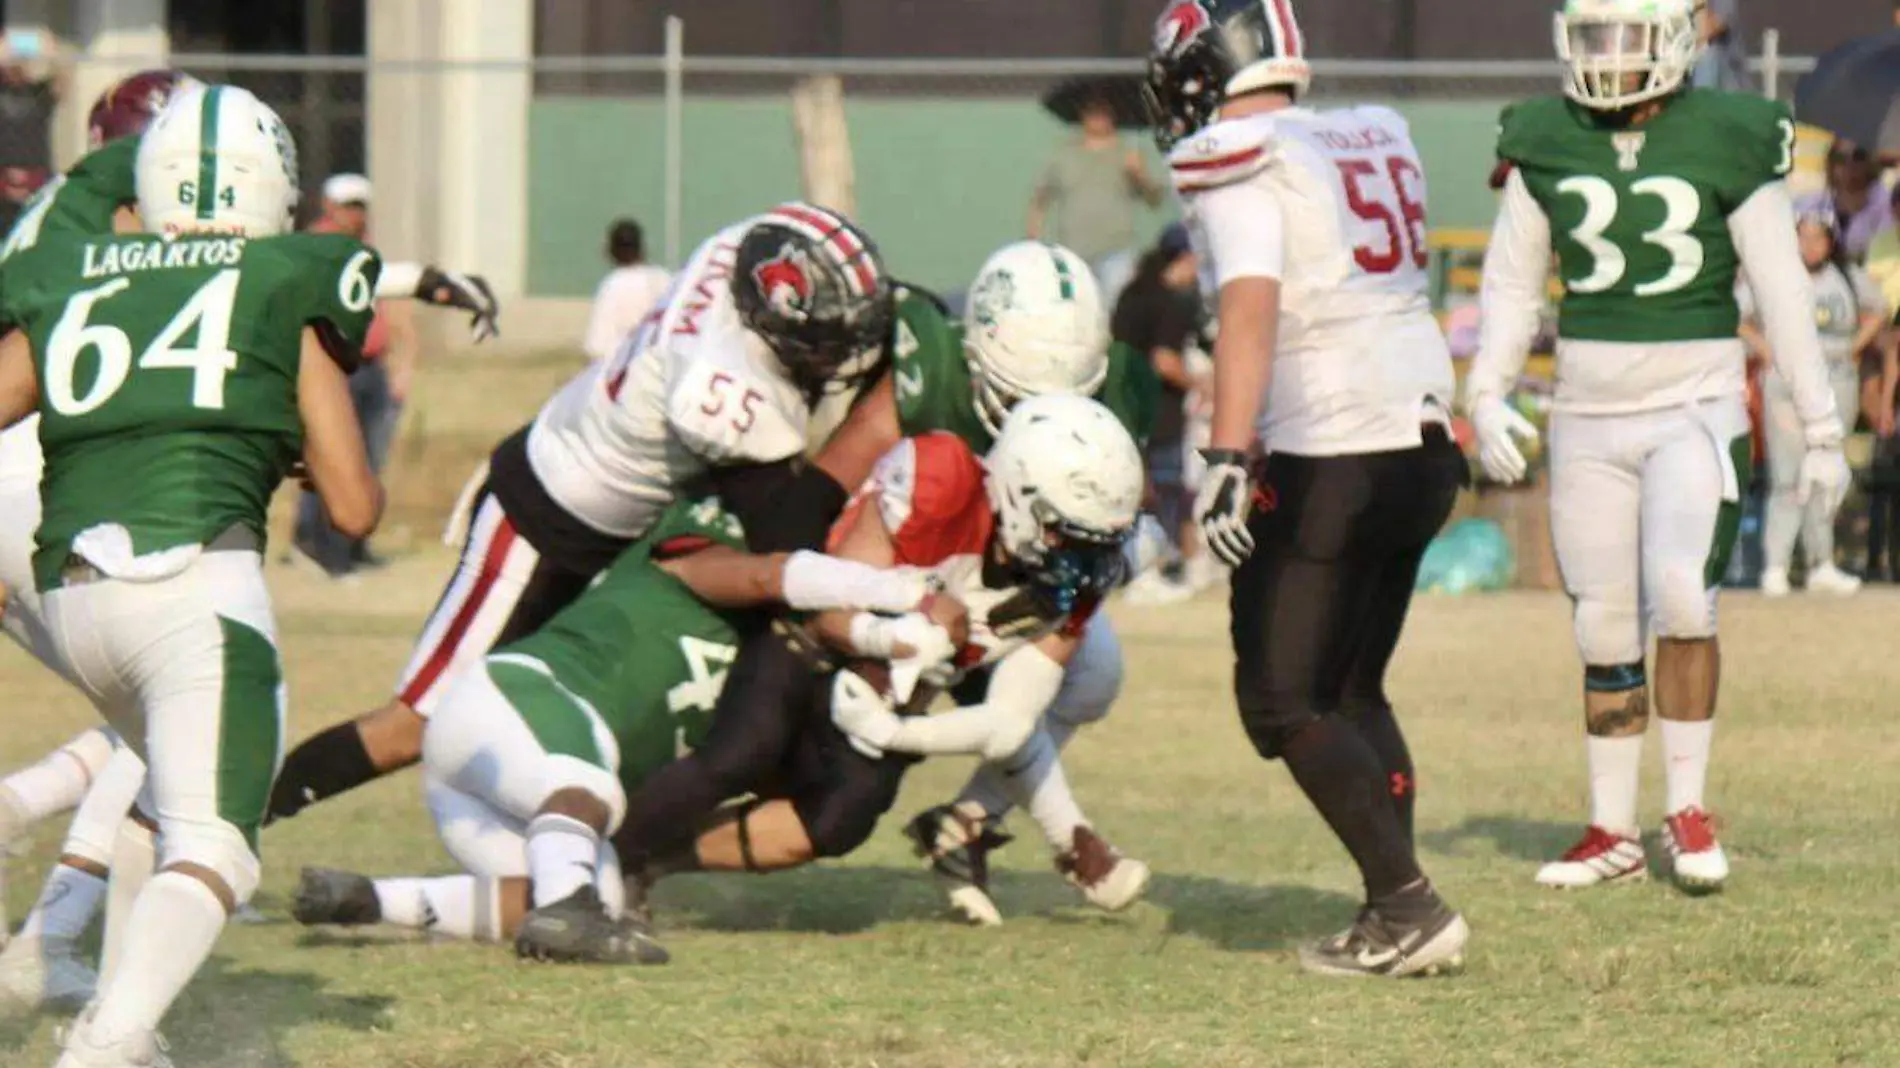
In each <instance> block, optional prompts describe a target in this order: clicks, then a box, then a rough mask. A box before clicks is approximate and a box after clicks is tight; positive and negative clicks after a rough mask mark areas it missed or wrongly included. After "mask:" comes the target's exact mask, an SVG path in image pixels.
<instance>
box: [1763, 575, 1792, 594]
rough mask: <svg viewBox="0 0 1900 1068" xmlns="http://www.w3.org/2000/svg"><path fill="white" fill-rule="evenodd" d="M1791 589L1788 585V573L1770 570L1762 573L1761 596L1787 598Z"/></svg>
mask: <svg viewBox="0 0 1900 1068" xmlns="http://www.w3.org/2000/svg"><path fill="white" fill-rule="evenodd" d="M1790 588H1791V587H1790V586H1789V585H1788V573H1787V572H1786V571H1782V570H1769V571H1764V572H1762V573H1761V595H1762V596H1763V597H1786V596H1788V591H1789V589H1790Z"/></svg>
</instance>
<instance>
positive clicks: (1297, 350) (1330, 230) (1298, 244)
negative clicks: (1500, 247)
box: [1169, 107, 1454, 456]
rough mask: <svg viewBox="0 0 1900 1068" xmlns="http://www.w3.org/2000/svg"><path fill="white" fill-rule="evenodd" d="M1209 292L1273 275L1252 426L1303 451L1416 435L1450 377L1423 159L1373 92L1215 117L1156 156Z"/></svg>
mask: <svg viewBox="0 0 1900 1068" xmlns="http://www.w3.org/2000/svg"><path fill="white" fill-rule="evenodd" d="M1169 164H1170V165H1171V168H1172V170H1173V173H1174V183H1175V188H1176V189H1177V190H1178V191H1179V192H1180V194H1181V198H1182V200H1183V202H1184V203H1185V205H1186V208H1187V211H1186V216H1187V225H1188V231H1189V234H1190V235H1191V237H1192V239H1193V242H1194V246H1195V249H1196V251H1197V252H1198V253H1199V254H1200V257H1201V270H1202V280H1201V285H1202V289H1203V291H1204V292H1205V293H1206V294H1207V296H1208V298H1209V299H1210V300H1213V299H1214V298H1215V296H1216V295H1217V294H1218V292H1219V290H1220V287H1221V286H1223V285H1225V284H1227V283H1228V282H1231V281H1234V280H1236V279H1240V278H1249V277H1265V278H1273V279H1277V280H1278V281H1279V282H1280V287H1281V289H1280V332H1279V339H1278V344H1277V346H1276V350H1275V352H1274V355H1273V371H1272V377H1271V381H1270V382H1269V384H1268V387H1267V396H1266V399H1265V403H1264V404H1262V405H1261V417H1260V425H1259V434H1260V439H1261V441H1262V442H1263V443H1264V444H1265V445H1266V446H1267V447H1268V448H1269V449H1272V450H1274V451H1280V452H1290V453H1296V454H1299V455H1305V456H1328V455H1346V454H1355V453H1366V452H1384V451H1389V450H1398V449H1410V448H1416V447H1417V446H1418V445H1419V443H1420V434H1419V427H1420V425H1421V424H1422V423H1423V422H1427V421H1442V420H1443V418H1444V417H1445V416H1444V415H1443V414H1442V413H1448V412H1449V411H1450V408H1451V401H1452V394H1453V390H1454V385H1453V378H1452V369H1451V356H1450V352H1449V350H1448V349H1447V347H1446V345H1445V337H1444V334H1443V332H1442V331H1441V330H1440V329H1439V327H1438V323H1437V320H1436V319H1434V318H1433V316H1432V309H1431V300H1430V294H1429V276H1428V275H1427V273H1426V266H1427V263H1428V260H1427V248H1426V232H1427V231H1426V215H1425V199H1426V195H1425V168H1424V165H1423V164H1422V163H1420V161H1419V156H1418V150H1417V148H1416V147H1415V146H1414V145H1413V144H1412V137H1411V132H1410V131H1409V129H1408V128H1407V127H1406V124H1405V120H1404V119H1403V118H1401V117H1400V116H1399V114H1398V113H1397V112H1395V111H1392V110H1391V109H1389V108H1382V107H1357V108H1344V109H1339V110H1334V111H1325V112H1316V111H1311V110H1308V109H1306V108H1299V107H1293V108H1286V109H1284V110H1281V111H1276V112H1273V113H1271V114H1265V115H1255V116H1248V117H1245V118H1238V119H1229V120H1226V121H1223V122H1218V123H1215V124H1214V125H1212V126H1209V127H1208V128H1206V129H1205V130H1202V131H1201V132H1200V133H1198V134H1196V135H1194V136H1192V137H1190V138H1187V139H1186V140H1184V141H1182V142H1181V143H1180V144H1178V145H1176V146H1175V148H1174V151H1173V152H1172V153H1171V154H1170V155H1169Z"/></svg>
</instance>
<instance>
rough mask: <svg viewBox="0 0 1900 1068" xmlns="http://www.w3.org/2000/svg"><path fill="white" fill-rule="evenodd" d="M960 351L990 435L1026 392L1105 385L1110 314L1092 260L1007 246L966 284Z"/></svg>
mask: <svg viewBox="0 0 1900 1068" xmlns="http://www.w3.org/2000/svg"><path fill="white" fill-rule="evenodd" d="M963 354H964V358H965V359H967V360H968V361H969V364H970V384H971V387H972V390H973V392H974V393H975V395H976V414H977V418H979V419H981V420H982V421H983V425H984V426H985V427H987V428H988V429H989V432H990V433H992V434H995V433H997V432H998V430H999V428H1000V427H1001V426H1002V424H1003V420H1004V417H1005V416H1007V415H1008V414H1009V409H1010V406H1011V405H1013V404H1015V403H1016V402H1017V401H1018V400H1021V399H1022V398H1024V397H1034V396H1037V395H1038V394H1042V393H1080V394H1083V395H1084V396H1086V395H1089V394H1092V393H1094V392H1095V391H1096V390H1098V389H1100V388H1102V380H1103V379H1105V378H1107V377H1108V313H1107V312H1106V311H1104V310H1103V307H1102V291H1101V289H1100V288H1099V287H1097V286H1096V284H1095V275H1094V274H1093V273H1092V272H1091V271H1090V270H1089V265H1088V264H1087V263H1085V262H1083V260H1082V257H1080V256H1078V255H1076V254H1075V253H1073V252H1070V251H1069V250H1068V249H1066V248H1063V247H1062V246H1061V245H1051V244H1046V243H1044V242H1041V241H1019V242H1017V243H1016V244H1013V245H1008V246H1005V247H1004V248H1003V249H1001V250H1000V251H998V252H997V253H996V254H995V255H993V256H991V257H990V258H989V261H988V262H986V263H984V264H983V269H982V270H981V271H978V272H977V275H976V281H975V282H973V283H971V285H970V299H969V302H968V306H967V307H966V308H965V309H964V313H963Z"/></svg>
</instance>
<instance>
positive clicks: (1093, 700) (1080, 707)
mask: <svg viewBox="0 0 1900 1068" xmlns="http://www.w3.org/2000/svg"><path fill="white" fill-rule="evenodd" d="M1121 689H1122V645H1121V639H1119V638H1117V637H1116V636H1115V631H1114V628H1112V627H1110V626H1109V623H1108V620H1107V619H1103V618H1099V617H1098V618H1097V619H1095V620H1094V621H1093V622H1091V623H1090V624H1089V628H1088V631H1087V632H1086V633H1085V634H1084V635H1083V637H1082V645H1081V647H1080V648H1078V649H1076V651H1075V656H1074V657H1073V658H1072V659H1071V660H1070V661H1069V665H1068V670H1066V671H1065V672H1064V673H1063V675H1062V689H1061V690H1059V691H1057V693H1056V699H1055V701H1054V702H1052V703H1051V704H1050V705H1049V713H1048V714H1049V718H1050V719H1052V720H1055V721H1057V722H1060V723H1066V724H1068V725H1069V726H1071V727H1079V726H1082V725H1083V724H1086V723H1094V722H1097V721H1099V720H1101V719H1103V718H1105V717H1106V716H1107V715H1108V711H1109V709H1110V708H1112V707H1113V706H1114V704H1115V698H1116V697H1118V696H1119V695H1120V694H1121Z"/></svg>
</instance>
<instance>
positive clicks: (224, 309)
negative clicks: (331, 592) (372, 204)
mask: <svg viewBox="0 0 1900 1068" xmlns="http://www.w3.org/2000/svg"><path fill="white" fill-rule="evenodd" d="M380 272H381V262H380V261H379V260H378V259H377V257H376V254H375V253H374V252H372V251H370V250H369V249H367V248H365V247H364V246H363V245H362V243H361V242H358V241H356V240H354V239H353V238H349V237H344V236H342V235H336V234H284V235H281V236H277V237H266V238H250V239H247V238H242V237H235V236H229V235H222V234H218V235H212V234H205V235H192V236H186V237H179V238H176V239H173V240H167V239H164V238H160V237H158V236H156V235H150V236H130V237H106V236H101V237H69V236H66V235H58V236H53V235H45V236H42V237H41V239H40V241H39V243H38V244H37V245H35V246H34V247H32V248H30V249H25V250H23V251H21V252H18V253H17V254H15V255H14V256H12V257H11V258H9V259H8V260H7V261H6V264H5V266H4V268H0V323H3V324H5V325H7V326H11V327H18V328H21V329H24V330H25V331H26V333H27V336H28V337H29V338H30V339H31V341H32V347H33V359H34V367H35V370H36V371H37V373H38V377H39V386H40V415H41V418H40V428H39V433H40V443H41V446H42V448H43V449H44V450H45V453H46V472H45V476H44V480H43V481H42V483H41V499H42V502H43V515H42V519H41V522H40V530H39V535H38V539H37V541H38V551H37V553H36V554H35V558H34V574H35V579H36V581H37V584H38V585H39V587H40V588H41V589H42V590H44V589H49V588H51V587H52V586H53V585H55V584H56V582H57V577H58V573H59V570H60V568H61V567H62V566H63V565H64V563H65V561H66V558H67V555H68V554H69V553H71V552H72V551H73V543H74V541H75V539H77V538H78V537H79V536H80V535H81V534H83V533H86V532H87V531H90V530H94V529H96V528H102V527H104V528H114V527H116V528H119V529H120V530H122V531H123V532H124V533H125V535H127V536H129V541H130V545H129V550H130V552H131V553H132V554H133V555H134V556H146V555H149V554H152V553H157V552H162V551H164V550H167V549H173V548H178V547H180V546H186V545H202V544H205V543H207V542H209V541H211V540H212V539H214V538H216V537H218V536H219V535H220V534H223V533H224V532H225V531H227V530H229V529H231V528H232V527H243V528H246V529H248V530H250V531H251V532H253V533H254V534H255V535H256V537H257V539H258V543H259V544H260V545H261V544H262V542H263V538H264V519H265V511H266V509H267V508H268V506H269V503H270V497H271V494H272V492H273V491H275V490H276V488H277V485H278V484H279V483H280V482H282V481H283V479H284V476H285V475H286V474H287V473H288V472H289V470H290V468H291V466H292V465H293V464H294V463H295V462H296V460H297V458H298V456H299V455H300V453H301V452H302V448H303V421H302V418H301V417H300V415H299V413H298V408H297V377H298V370H299V366H300V361H301V355H302V344H303V330H304V327H306V326H316V327H318V328H320V330H322V331H323V332H324V333H325V334H327V335H328V336H329V337H330V338H331V339H332V340H333V341H334V342H335V345H334V346H333V351H335V352H337V353H338V354H339V355H341V356H344V358H345V359H346V361H348V362H353V361H354V358H355V353H356V352H357V351H358V350H360V348H361V345H362V341H363V337H364V335H365V333H366V332H367V331H368V328H369V320H370V315H371V298H372V296H373V294H374V292H375V288H376V279H377V277H378V275H379V274H380ZM120 544H121V546H122V547H121V549H120V550H118V553H116V554H114V555H122V553H123V552H124V549H125V548H126V547H124V546H123V543H120ZM92 562H93V563H94V564H96V565H98V566H99V567H101V568H102V569H105V570H107V571H108V573H114V566H113V565H114V561H110V560H105V559H94V560H93V561H92Z"/></svg>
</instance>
